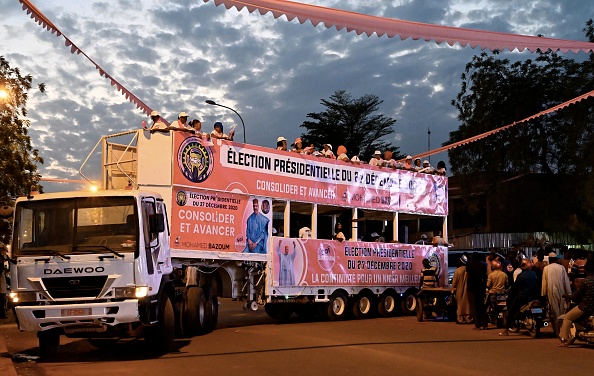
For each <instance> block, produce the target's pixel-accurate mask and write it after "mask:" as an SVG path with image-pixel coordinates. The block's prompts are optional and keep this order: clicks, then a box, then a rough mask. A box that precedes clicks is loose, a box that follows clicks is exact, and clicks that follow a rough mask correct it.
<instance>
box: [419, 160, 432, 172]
mask: <svg viewBox="0 0 594 376" xmlns="http://www.w3.org/2000/svg"><path fill="white" fill-rule="evenodd" d="M419 172H423V173H425V174H432V173H434V172H435V169H434V168H433V167H431V164H429V161H428V160H426V159H425V160H424V161H423V168H421V169H420V170H419Z"/></svg>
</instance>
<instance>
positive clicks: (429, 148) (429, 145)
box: [427, 127, 431, 164]
mask: <svg viewBox="0 0 594 376" xmlns="http://www.w3.org/2000/svg"><path fill="white" fill-rule="evenodd" d="M429 150H431V128H429V127H427V151H429ZM429 164H431V156H429Z"/></svg>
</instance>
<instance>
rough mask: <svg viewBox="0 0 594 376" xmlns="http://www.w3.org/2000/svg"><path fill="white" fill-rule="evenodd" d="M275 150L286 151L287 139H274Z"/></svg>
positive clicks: (281, 137)
mask: <svg viewBox="0 0 594 376" xmlns="http://www.w3.org/2000/svg"><path fill="white" fill-rule="evenodd" d="M276 150H281V151H287V139H286V138H284V137H283V136H280V137H279V138H277V139H276Z"/></svg>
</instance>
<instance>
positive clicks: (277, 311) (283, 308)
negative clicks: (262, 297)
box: [264, 303, 294, 320]
mask: <svg viewBox="0 0 594 376" xmlns="http://www.w3.org/2000/svg"><path fill="white" fill-rule="evenodd" d="M264 311H265V312H266V314H267V315H268V317H270V318H271V319H275V320H286V319H288V318H289V317H291V315H292V314H293V312H294V309H293V305H292V304H289V303H287V304H284V303H266V304H265V305H264Z"/></svg>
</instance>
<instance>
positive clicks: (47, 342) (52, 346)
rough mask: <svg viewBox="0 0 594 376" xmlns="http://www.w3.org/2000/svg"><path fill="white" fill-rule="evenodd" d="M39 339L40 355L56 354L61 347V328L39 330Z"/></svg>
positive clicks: (43, 356) (49, 355) (46, 356)
mask: <svg viewBox="0 0 594 376" xmlns="http://www.w3.org/2000/svg"><path fill="white" fill-rule="evenodd" d="M37 339H38V340H39V356H40V357H42V358H48V357H51V356H53V355H56V353H57V352H58V348H59V347H60V329H49V330H45V331H43V332H37Z"/></svg>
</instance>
